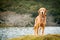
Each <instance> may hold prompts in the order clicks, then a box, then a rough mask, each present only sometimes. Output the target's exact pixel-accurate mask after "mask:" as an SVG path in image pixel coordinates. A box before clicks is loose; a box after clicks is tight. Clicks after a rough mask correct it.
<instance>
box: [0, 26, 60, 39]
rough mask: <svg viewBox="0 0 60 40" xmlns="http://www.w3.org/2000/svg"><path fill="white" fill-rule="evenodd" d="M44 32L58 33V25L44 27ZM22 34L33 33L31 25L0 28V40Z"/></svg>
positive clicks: (59, 28) (59, 31)
mask: <svg viewBox="0 0 60 40" xmlns="http://www.w3.org/2000/svg"><path fill="white" fill-rule="evenodd" d="M44 32H45V34H60V27H52V26H49V27H45V31H44ZM23 35H34V30H33V27H8V28H0V40H6V39H7V38H14V37H19V36H23Z"/></svg>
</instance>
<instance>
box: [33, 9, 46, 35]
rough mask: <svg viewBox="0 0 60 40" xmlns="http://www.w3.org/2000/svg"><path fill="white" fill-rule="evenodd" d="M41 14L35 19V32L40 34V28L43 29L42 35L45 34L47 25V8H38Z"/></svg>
mask: <svg viewBox="0 0 60 40" xmlns="http://www.w3.org/2000/svg"><path fill="white" fill-rule="evenodd" d="M38 13H39V15H38V16H37V17H36V19H35V24H34V34H35V35H38V30H39V28H40V29H41V30H42V35H44V28H45V25H46V8H40V9H39V10H38Z"/></svg>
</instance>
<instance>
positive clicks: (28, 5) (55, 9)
mask: <svg viewBox="0 0 60 40" xmlns="http://www.w3.org/2000/svg"><path fill="white" fill-rule="evenodd" d="M41 7H45V8H47V11H48V13H47V15H48V14H49V15H52V16H53V17H54V22H57V24H58V23H59V22H60V21H59V20H60V0H0V12H3V11H13V12H16V13H19V14H32V16H31V17H34V18H35V17H36V16H37V15H38V13H37V11H38V9H39V8H41ZM59 24H60V23H59Z"/></svg>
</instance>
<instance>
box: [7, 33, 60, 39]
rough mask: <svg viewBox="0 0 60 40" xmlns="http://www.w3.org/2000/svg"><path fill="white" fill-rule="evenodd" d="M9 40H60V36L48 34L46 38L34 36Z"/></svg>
mask: <svg viewBox="0 0 60 40" xmlns="http://www.w3.org/2000/svg"><path fill="white" fill-rule="evenodd" d="M8 40H60V34H48V35H44V36H38V37H36V36H33V35H27V36H22V37H17V38H11V39H8Z"/></svg>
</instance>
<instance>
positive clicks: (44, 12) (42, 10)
mask: <svg viewBox="0 0 60 40" xmlns="http://www.w3.org/2000/svg"><path fill="white" fill-rule="evenodd" d="M46 11H47V10H46V8H40V9H39V10H38V13H39V14H42V15H44V14H46Z"/></svg>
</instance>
